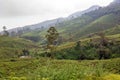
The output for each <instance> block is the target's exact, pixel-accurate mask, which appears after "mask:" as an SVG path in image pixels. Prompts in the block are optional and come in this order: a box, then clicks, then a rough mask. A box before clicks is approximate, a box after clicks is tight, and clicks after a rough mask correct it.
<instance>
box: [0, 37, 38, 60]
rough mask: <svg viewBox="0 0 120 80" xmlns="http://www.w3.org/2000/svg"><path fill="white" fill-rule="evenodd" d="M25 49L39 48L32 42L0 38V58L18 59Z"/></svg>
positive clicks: (13, 38)
mask: <svg viewBox="0 0 120 80" xmlns="http://www.w3.org/2000/svg"><path fill="white" fill-rule="evenodd" d="M24 48H28V49H33V48H37V46H36V45H35V44H34V43H33V42H31V41H30V40H25V39H22V38H17V37H7V36H0V58H16V57H18V56H19V55H21V54H22V50H23V49H24Z"/></svg>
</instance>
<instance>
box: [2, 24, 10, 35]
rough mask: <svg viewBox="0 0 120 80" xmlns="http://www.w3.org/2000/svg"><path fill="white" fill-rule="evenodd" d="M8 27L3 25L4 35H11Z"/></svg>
mask: <svg viewBox="0 0 120 80" xmlns="http://www.w3.org/2000/svg"><path fill="white" fill-rule="evenodd" d="M6 29H7V28H6V26H3V35H4V36H9V32H8V31H7V30H6Z"/></svg>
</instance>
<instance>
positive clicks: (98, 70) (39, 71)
mask: <svg viewBox="0 0 120 80" xmlns="http://www.w3.org/2000/svg"><path fill="white" fill-rule="evenodd" d="M0 63H1V64H0V70H1V71H0V78H1V80H3V79H7V80H119V79H120V75H119V72H120V69H119V67H117V66H120V58H118V59H111V60H101V61H99V60H93V61H91V60H84V61H76V60H51V59H49V58H40V59H16V61H15V62H11V61H10V60H0ZM111 63H112V64H111ZM113 65H114V66H113Z"/></svg>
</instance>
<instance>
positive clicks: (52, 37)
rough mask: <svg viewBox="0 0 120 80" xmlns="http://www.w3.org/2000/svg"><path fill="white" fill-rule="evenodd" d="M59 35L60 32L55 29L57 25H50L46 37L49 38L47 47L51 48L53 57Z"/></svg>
mask: <svg viewBox="0 0 120 80" xmlns="http://www.w3.org/2000/svg"><path fill="white" fill-rule="evenodd" d="M58 36H59V33H58V32H57V30H56V29H55V27H50V28H49V30H48V31H47V35H46V39H47V49H49V50H50V53H51V58H54V53H53V52H54V50H55V45H56V43H57V41H56V40H57V38H58Z"/></svg>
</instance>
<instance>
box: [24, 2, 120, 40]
mask: <svg viewBox="0 0 120 80" xmlns="http://www.w3.org/2000/svg"><path fill="white" fill-rule="evenodd" d="M119 5H120V3H119V2H117V1H116V0H115V1H114V2H112V3H111V4H110V5H108V6H106V7H103V8H99V9H98V7H97V9H96V10H94V11H90V12H88V13H85V14H83V15H81V16H80V17H78V18H74V19H71V20H67V21H63V22H61V23H59V24H56V25H55V26H56V28H57V29H58V31H59V33H60V35H61V36H63V37H64V38H65V39H67V40H68V39H69V38H70V37H71V38H72V39H75V40H78V39H79V38H80V37H84V36H89V35H91V34H95V33H97V32H100V31H105V32H106V34H108V35H109V34H113V33H114V34H119V31H118V30H117V29H119V26H120V6H119ZM90 9H91V8H90ZM114 27H116V29H114ZM117 27H118V28H117ZM110 30H112V31H110ZM45 32H46V29H45V30H42V31H41V30H38V29H37V30H35V31H31V32H28V33H25V34H23V37H33V36H37V37H38V36H39V37H40V36H41V37H44V36H45Z"/></svg>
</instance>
